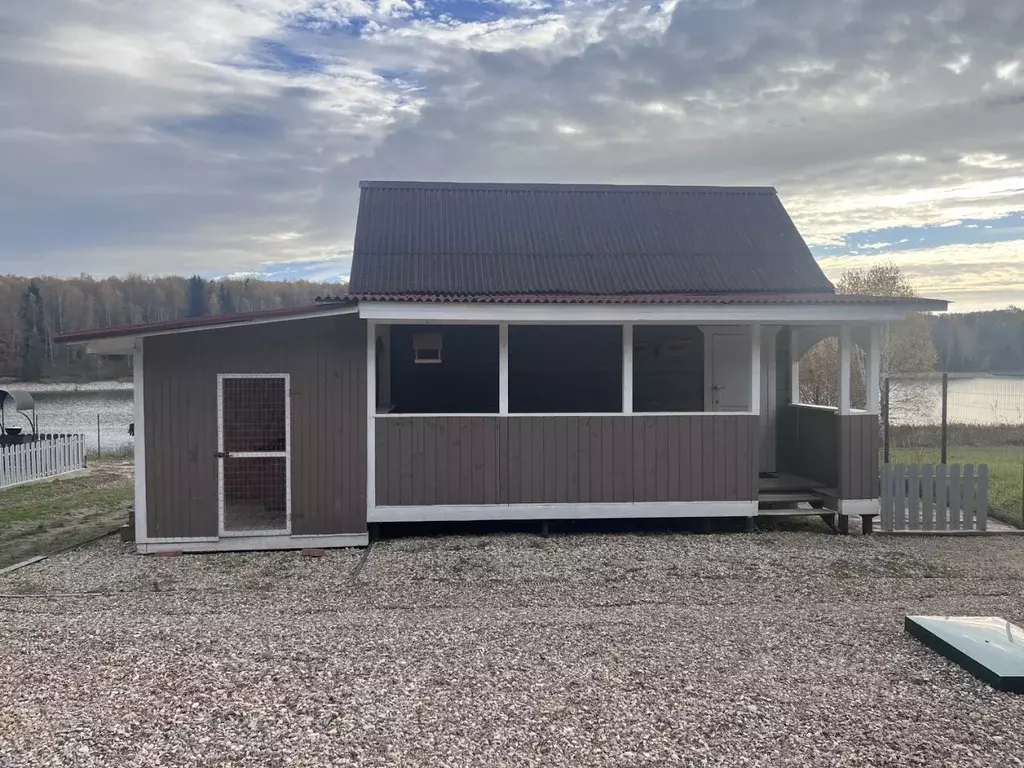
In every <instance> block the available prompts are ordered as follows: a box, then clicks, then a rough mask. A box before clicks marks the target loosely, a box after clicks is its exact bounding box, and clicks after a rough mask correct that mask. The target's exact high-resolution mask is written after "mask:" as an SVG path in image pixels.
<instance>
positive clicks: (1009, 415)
mask: <svg viewBox="0 0 1024 768" xmlns="http://www.w3.org/2000/svg"><path fill="white" fill-rule="evenodd" d="M883 423H884V435H883V439H884V445H885V451H884V453H885V459H886V460H887V461H891V462H892V463H903V464H987V465H988V467H989V478H990V479H989V482H990V490H989V508H990V512H991V513H992V514H993V515H994V516H995V517H997V518H998V519H1001V520H1004V521H1005V522H1009V523H1013V524H1016V525H1017V526H1021V521H1022V520H1024V377H1010V376H979V375H973V376H958V375H953V374H933V375H926V376H906V377H891V378H889V379H886V381H885V382H884V385H883Z"/></svg>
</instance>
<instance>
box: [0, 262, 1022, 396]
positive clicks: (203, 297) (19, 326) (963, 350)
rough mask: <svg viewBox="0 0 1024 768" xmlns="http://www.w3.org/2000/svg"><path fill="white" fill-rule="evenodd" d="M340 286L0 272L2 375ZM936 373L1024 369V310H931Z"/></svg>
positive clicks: (73, 371) (92, 371)
mask: <svg viewBox="0 0 1024 768" xmlns="http://www.w3.org/2000/svg"><path fill="white" fill-rule="evenodd" d="M345 288H346V287H345V286H344V285H338V284H337V283H310V282H304V281H299V282H267V281H263V280H255V279H246V280H226V279H225V280H204V279H203V278H201V277H198V276H193V277H189V278H185V277H160V278H147V277H141V276H129V277H124V278H117V277H111V278H106V279H103V280H96V279H93V278H91V277H88V276H82V277H76V278H70V279H65V278H55V277H40V278H24V277H11V276H7V277H4V276H0V380H2V379H5V378H7V379H21V380H26V381H34V380H40V379H42V380H47V379H53V380H65V381H89V380H95V379H101V378H108V377H122V376H128V375H129V374H130V371H129V369H128V363H127V361H126V360H125V359H124V358H114V357H111V358H102V357H97V356H95V355H86V354H85V350H84V348H83V347H80V346H77V347H67V346H64V345H61V344H54V343H53V341H52V339H53V336H54V335H55V334H58V333H62V332H65V331H76V330H81V329H85V328H104V327H110V326H117V325H131V324H134V323H155V322H160V321H162V320H174V319H177V318H182V317H199V316H202V315H210V314H220V313H230V312H247V311H250V310H260V309H273V308H277V307H294V306H302V305H307V304H312V303H313V301H314V299H315V298H316V297H317V296H325V295H336V294H338V293H343V292H344V291H345ZM932 338H933V339H934V341H935V347H936V349H937V350H938V362H937V364H936V367H937V368H938V369H939V370H945V371H950V372H958V373H959V372H965V373H1021V372H1024V309H1020V308H1017V307H1010V308H1008V309H1002V310H998V311H992V312H969V313H964V314H950V315H941V316H938V317H936V318H935V319H934V320H933V322H932Z"/></svg>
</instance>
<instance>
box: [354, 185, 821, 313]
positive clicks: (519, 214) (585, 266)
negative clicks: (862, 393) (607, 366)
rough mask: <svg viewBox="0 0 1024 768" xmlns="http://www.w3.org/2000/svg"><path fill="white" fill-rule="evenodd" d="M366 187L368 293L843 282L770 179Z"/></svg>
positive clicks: (646, 290) (357, 275) (786, 288)
mask: <svg viewBox="0 0 1024 768" xmlns="http://www.w3.org/2000/svg"><path fill="white" fill-rule="evenodd" d="M360 187H361V189H362V193H361V196H360V203H359V216H358V220H357V226H356V237H355V248H354V259H353V266H352V278H351V283H350V290H351V291H352V293H356V294H382V293H386V294H396V293H401V294H435V295H444V296H453V295H475V296H488V295H496V294H506V295H507V294H548V293H553V294H587V295H602V296H616V295H623V294H655V293H656V294H717V293H735V292H743V293H754V292H774V293H789V294H791V293H801V292H813V293H831V292H832V291H833V288H832V285H831V283H829V281H828V279H827V278H826V277H825V275H824V273H823V272H822V271H821V269H820V267H818V264H817V262H815V260H814V257H813V256H812V255H811V252H810V250H809V249H808V248H807V245H806V243H805V242H804V241H803V238H801V236H800V233H799V232H797V230H796V227H795V226H794V224H793V222H792V220H791V219H790V217H789V214H788V213H786V210H785V208H783V206H782V203H781V202H780V201H779V198H778V195H777V194H776V192H775V190H774V189H771V188H765V187H670V186H615V185H573V184H456V183H427V182H362V183H361V184H360Z"/></svg>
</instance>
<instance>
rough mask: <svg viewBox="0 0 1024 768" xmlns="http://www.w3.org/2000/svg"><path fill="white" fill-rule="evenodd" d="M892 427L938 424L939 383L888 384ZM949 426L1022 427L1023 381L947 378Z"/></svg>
mask: <svg viewBox="0 0 1024 768" xmlns="http://www.w3.org/2000/svg"><path fill="white" fill-rule="evenodd" d="M889 402H890V413H891V421H892V423H893V424H913V425H928V424H941V423H942V380H941V379H931V378H929V379H899V380H895V379H894V380H892V382H891V384H890V391H889ZM948 408H949V422H950V423H951V424H977V425H987V426H990V425H1017V424H1019V425H1024V377H1014V376H983V377H981V376H980V377H955V376H952V375H951V376H950V378H949V404H948Z"/></svg>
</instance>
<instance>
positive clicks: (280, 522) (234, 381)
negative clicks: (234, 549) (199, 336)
mask: <svg viewBox="0 0 1024 768" xmlns="http://www.w3.org/2000/svg"><path fill="white" fill-rule="evenodd" d="M289 378H290V377H289V376H288V374H286V373H282V374H276V373H275V374H269V373H268V374H230V373H222V374H219V375H218V376H217V481H218V483H217V484H218V491H219V494H218V495H219V512H220V514H219V517H220V535H221V536H267V535H274V534H288V533H291V527H292V493H291V402H290V400H291V398H290V392H289V384H290V381H289Z"/></svg>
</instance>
